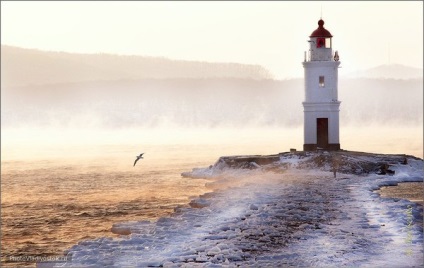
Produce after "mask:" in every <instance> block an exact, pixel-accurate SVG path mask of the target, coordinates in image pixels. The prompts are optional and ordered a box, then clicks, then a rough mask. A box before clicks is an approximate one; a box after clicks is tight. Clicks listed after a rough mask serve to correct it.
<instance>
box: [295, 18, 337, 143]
mask: <svg viewBox="0 0 424 268" xmlns="http://www.w3.org/2000/svg"><path fill="white" fill-rule="evenodd" d="M332 37H333V36H332V35H331V33H330V32H329V31H328V30H326V29H325V28H324V21H323V20H322V19H320V20H319V21H318V29H316V30H315V31H313V32H312V34H311V35H310V36H309V38H310V39H309V40H308V42H309V46H310V48H309V51H308V53H306V52H305V59H304V61H303V68H304V69H305V101H304V102H303V103H302V104H303V111H304V144H303V150H304V151H313V150H317V149H323V150H340V141H339V107H340V101H339V100H338V97H337V95H338V94H337V80H338V75H337V73H338V66H339V65H340V62H339V56H338V52H337V51H336V52H334V53H333V50H332V45H331V38H332Z"/></svg>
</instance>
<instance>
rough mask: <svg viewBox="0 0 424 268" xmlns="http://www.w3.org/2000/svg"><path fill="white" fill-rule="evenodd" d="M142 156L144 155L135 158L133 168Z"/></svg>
mask: <svg viewBox="0 0 424 268" xmlns="http://www.w3.org/2000/svg"><path fill="white" fill-rule="evenodd" d="M143 154H144V153H141V154H140V155H138V156H136V157H137V158H136V159H135V161H134V166H135V164H136V163H137V161H138V160H140V159H143ZM134 166H133V167H134Z"/></svg>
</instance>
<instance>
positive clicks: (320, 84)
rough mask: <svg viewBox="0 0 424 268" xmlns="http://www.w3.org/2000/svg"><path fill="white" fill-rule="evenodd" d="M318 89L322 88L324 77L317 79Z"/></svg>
mask: <svg viewBox="0 0 424 268" xmlns="http://www.w3.org/2000/svg"><path fill="white" fill-rule="evenodd" d="M319 87H324V76H320V77H319Z"/></svg>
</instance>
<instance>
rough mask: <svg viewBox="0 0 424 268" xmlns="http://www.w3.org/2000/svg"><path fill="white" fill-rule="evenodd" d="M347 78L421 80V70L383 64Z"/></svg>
mask: <svg viewBox="0 0 424 268" xmlns="http://www.w3.org/2000/svg"><path fill="white" fill-rule="evenodd" d="M346 77H348V78H391V79H415V78H423V69H421V68H415V67H410V66H405V65H402V64H384V65H380V66H377V67H374V68H371V69H368V70H362V71H358V72H354V73H350V74H348V75H346Z"/></svg>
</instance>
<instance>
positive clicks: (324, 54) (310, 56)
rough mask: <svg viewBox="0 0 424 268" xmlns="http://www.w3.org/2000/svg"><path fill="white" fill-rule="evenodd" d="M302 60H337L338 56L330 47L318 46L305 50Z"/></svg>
mask: <svg viewBox="0 0 424 268" xmlns="http://www.w3.org/2000/svg"><path fill="white" fill-rule="evenodd" d="M304 61H338V56H337V57H336V53H334V52H333V50H332V49H331V48H320V49H316V50H309V51H307V52H306V51H305V59H304Z"/></svg>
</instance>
